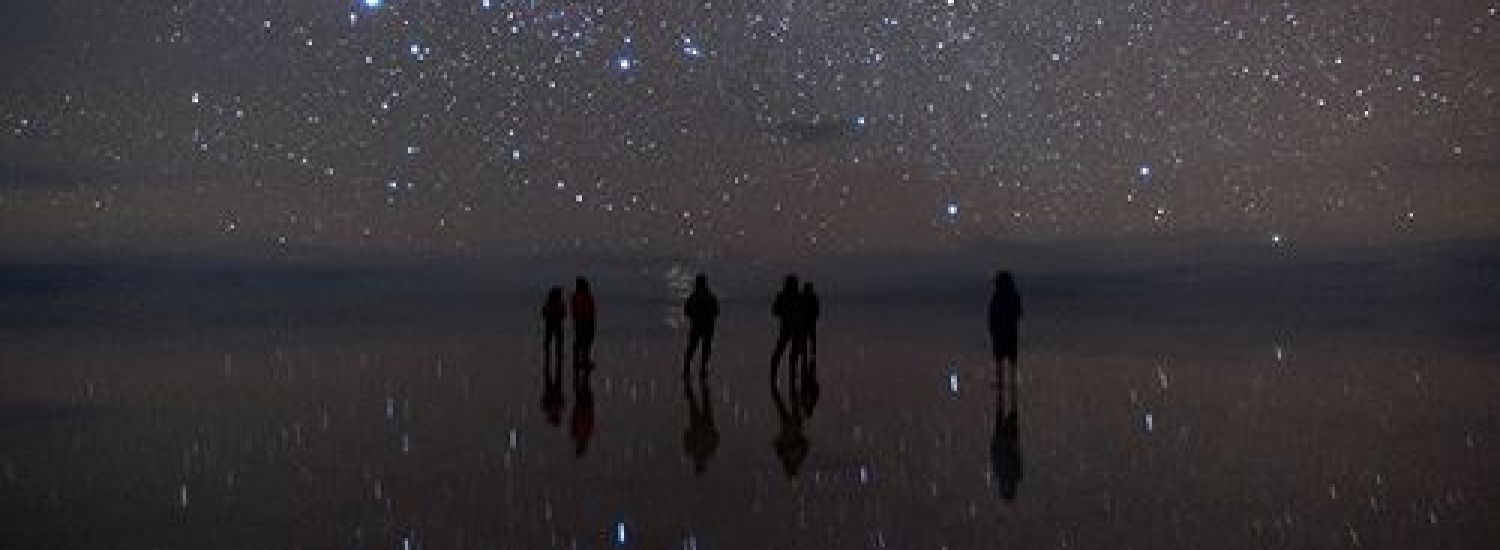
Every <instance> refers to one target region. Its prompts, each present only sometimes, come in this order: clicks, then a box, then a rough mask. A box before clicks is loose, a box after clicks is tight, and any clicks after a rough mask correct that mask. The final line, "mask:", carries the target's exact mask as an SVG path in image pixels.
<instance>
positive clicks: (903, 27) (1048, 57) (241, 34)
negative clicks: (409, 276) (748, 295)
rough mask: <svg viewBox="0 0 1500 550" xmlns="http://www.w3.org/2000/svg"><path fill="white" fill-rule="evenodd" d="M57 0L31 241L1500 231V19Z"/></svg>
mask: <svg viewBox="0 0 1500 550" xmlns="http://www.w3.org/2000/svg"><path fill="white" fill-rule="evenodd" d="M12 4H17V3H12ZM25 4H26V5H7V6H5V7H3V8H0V19H3V20H4V21H5V23H0V30H3V31H4V32H3V36H4V38H0V41H3V46H4V53H0V63H3V66H4V67H5V72H6V73H7V77H6V78H5V79H4V82H3V83H0V91H3V95H0V128H3V130H4V132H3V135H0V214H3V216H4V218H6V219H7V220H6V221H4V222H0V223H4V224H6V225H8V226H10V229H7V230H6V231H5V232H4V233H3V234H0V246H3V247H4V249H6V250H10V251H12V252H17V253H19V252H22V251H30V252H36V251H56V250H74V251H98V250H132V251H153V250H158V251H159V250H189V251H191V250H199V249H205V248H208V249H213V248H225V247H228V248H236V247H237V248H242V249H251V250H261V251H265V250H270V251H275V250H278V249H287V250H293V249H296V250H302V249H324V248H335V249H338V248H342V249H353V250H359V249H389V250H406V251H425V252H433V251H437V252H439V253H458V254H463V253H476V252H480V253H485V252H496V251H498V252H501V253H505V252H512V253H536V252H542V251H547V250H557V249H563V250H627V251H638V252H695V253H700V254H703V253H709V254H720V253H723V254H729V255H734V254H737V253H760V252H765V251H773V250H774V251H800V252H811V253H839V252H851V251H853V252H859V251H870V250H887V249H922V248H931V247H939V248H940V247H945V246H957V245H962V244H965V243H973V242H990V241H1005V240H1038V239H1041V240H1047V239H1057V238H1064V239H1065V238H1084V237H1095V236H1103V235H1110V236H1118V235H1125V236H1138V237H1145V238H1150V237H1158V236H1180V235H1202V234H1216V235H1230V236H1233V237H1234V238H1243V239H1247V240H1250V241H1258V242H1263V243H1265V244H1266V245H1267V246H1281V245H1284V244H1286V243H1291V242H1301V241H1303V240H1331V239H1344V240H1348V239H1353V240H1364V241H1385V240H1390V239H1398V238H1403V237H1434V236H1442V237H1448V236H1454V235H1463V236H1472V235H1476V234H1479V235H1485V236H1490V235H1494V234H1495V233H1496V232H1497V231H1496V230H1497V229H1500V223H1497V222H1500V214H1497V212H1496V209H1497V206H1496V205H1497V204H1500V193H1497V191H1496V190H1494V189H1493V187H1494V186H1493V185H1491V184H1490V182H1488V181H1486V180H1487V179H1490V178H1492V177H1493V174H1494V173H1495V169H1494V168H1495V167H1496V166H1497V162H1500V137H1497V132H1500V124H1497V122H1500V116H1497V115H1500V109H1497V107H1496V105H1497V97H1496V96H1497V87H1500V70H1497V67H1496V63H1495V61H1494V60H1496V59H1500V10H1497V7H1495V6H1494V5H1487V4H1485V3H1483V2H1474V1H1470V2H1460V1H1435V2H1425V3H1415V2H1393V1H1385V0H1382V1H1378V2H1336V3H1316V4H1307V5H1296V4H1292V3H1271V2H1254V3H1246V2H1227V1H1198V2H1159V1H1141V2H1102V1H1072V2H1056V1H1050V0H1049V1H1039V0H1014V1H1009V2H989V1H970V0H937V1H915V0H885V1H876V2H854V3H828V2H813V1H807V0H783V1H774V2H723V3H719V2H563V1H556V0H471V1H465V2H457V1H453V2H435V1H417V0H384V1H382V0H356V1H315V2H271V1H258V2H182V1H174V2H150V3H146V4H140V5H137V4H136V3H102V2H76V1H66V2H47V3H45V4H46V5H41V4H42V3H25ZM32 4H36V5H32ZM705 251H711V252H705Z"/></svg>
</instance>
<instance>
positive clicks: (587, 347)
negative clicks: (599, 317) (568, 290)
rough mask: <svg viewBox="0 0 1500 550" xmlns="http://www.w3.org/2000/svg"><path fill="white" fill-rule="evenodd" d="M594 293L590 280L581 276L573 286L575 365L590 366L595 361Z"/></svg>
mask: <svg viewBox="0 0 1500 550" xmlns="http://www.w3.org/2000/svg"><path fill="white" fill-rule="evenodd" d="M595 314H596V310H595V308H594V294H593V293H592V292H590V291H589V281H588V279H584V278H583V277H579V278H578V281H577V282H576V283H575V284H574V286H573V365H574V366H576V367H583V368H589V367H591V366H592V365H593V363H594V357H593V349H594V318H595Z"/></svg>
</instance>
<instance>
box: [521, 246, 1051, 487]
mask: <svg viewBox="0 0 1500 550" xmlns="http://www.w3.org/2000/svg"><path fill="white" fill-rule="evenodd" d="M994 285H995V289H994V293H993V294H992V295H991V297H990V302H989V312H988V313H989V315H988V321H989V323H988V325H989V333H990V343H991V349H992V351H993V354H994V359H995V365H996V368H997V373H996V374H997V375H998V381H997V384H996V386H997V388H996V389H997V392H996V396H997V400H998V406H997V407H996V421H995V435H994V437H993V438H992V440H991V453H992V455H991V458H992V460H993V461H994V468H995V471H996V473H997V475H998V477H999V479H1000V481H1001V483H1000V486H1001V496H1002V497H1003V498H1005V499H1006V500H1010V499H1012V498H1014V496H1015V490H1016V484H1017V481H1018V480H1019V478H1020V477H1021V469H1022V467H1021V459H1020V450H1019V443H1018V429H1017V420H1016V401H1017V400H1016V397H1015V391H1016V378H1017V374H1016V355H1017V347H1018V346H1017V332H1018V330H1017V328H1018V325H1019V321H1020V318H1021V298H1020V295H1019V294H1018V293H1017V291H1016V286H1015V280H1014V278H1013V277H1012V276H1011V274H1010V273H1009V272H1007V271H1001V272H999V273H997V274H996V275H995V279H994ZM682 313H683V316H684V317H686V318H687V319H688V344H687V349H686V350H685V351H684V353H683V359H682V375H683V379H684V384H685V386H684V388H685V390H684V391H685V396H686V398H687V401H688V403H689V413H690V414H689V425H688V428H687V430H686V431H685V433H684V435H683V443H684V447H685V450H686V451H687V453H688V455H689V456H690V457H692V458H693V461H694V465H695V470H696V471H697V472H699V473H702V472H703V469H704V467H705V465H706V463H707V461H708V459H709V457H711V456H712V455H713V453H714V451H715V450H716V449H717V448H718V439H719V438H718V429H717V428H716V427H715V425H714V421H713V412H712V411H713V409H712V403H711V399H709V397H708V388H707V385H706V383H700V384H701V385H702V386H703V387H702V388H701V390H698V391H695V389H694V388H693V386H692V385H691V381H690V379H689V377H688V376H689V374H690V373H691V372H692V363H693V358H694V357H695V356H696V357H698V359H699V375H700V378H703V379H705V380H706V377H707V374H708V364H709V360H710V358H711V356H712V354H713V341H714V325H715V323H716V322H717V320H718V317H719V299H718V296H716V295H715V294H714V292H713V290H712V289H710V288H709V286H708V277H706V276H704V275H701V274H700V275H698V276H697V277H695V278H694V280H693V290H692V292H691V293H690V294H689V295H688V297H687V299H686V300H685V301H684V302H683V305H682ZM821 313H822V308H821V304H820V301H819V299H818V294H817V292H816V291H814V289H813V284H812V283H811V282H805V281H801V280H799V278H798V277H797V275H795V274H788V275H787V276H786V277H785V278H784V279H783V281H782V288H781V291H780V292H778V293H777V294H776V296H775V298H774V299H773V301H772V304H771V314H772V316H773V317H775V318H776V320H777V324H778V330H777V336H776V348H775V350H774V351H773V352H772V353H771V382H772V396H773V398H774V399H775V402H776V407H777V411H778V415H779V416H780V418H781V430H780V433H778V435H777V437H776V440H775V447H776V452H777V455H779V457H780V458H781V460H782V464H783V466H784V467H785V469H786V473H787V475H788V476H795V475H796V473H797V470H798V468H799V466H800V464H801V463H802V461H803V459H804V458H805V457H806V456H807V451H808V441H807V437H806V435H805V434H804V433H803V429H802V427H803V422H804V420H805V419H806V418H807V417H808V416H809V415H810V414H811V412H812V409H813V407H814V406H815V405H816V403H817V396H818V387H817V374H816V369H817V349H818V330H817V326H818V317H819V316H820V314H821ZM596 316H597V312H596V308H595V305H594V296H593V294H592V292H590V289H589V283H588V280H587V279H585V278H583V277H579V278H578V279H577V280H576V281H575V283H574V288H573V292H572V294H571V295H570V296H568V297H566V299H565V297H564V294H563V289H562V288H561V287H553V288H552V289H551V290H549V291H548V293H547V299H546V302H545V303H544V304H543V305H542V319H543V321H544V323H545V326H546V330H545V333H544V336H543V342H542V346H543V355H544V357H545V358H546V359H549V360H550V361H548V365H551V366H549V367H548V368H547V369H546V370H545V374H546V376H545V378H544V381H545V386H544V393H543V399H542V401H543V403H542V405H543V408H544V409H545V410H546V411H547V417H548V421H549V422H551V423H553V424H559V423H560V422H561V413H562V407H563V395H562V372H561V364H562V358H563V323H564V321H566V320H567V319H568V318H569V317H571V318H572V320H573V365H574V368H575V371H576V372H577V374H576V375H575V376H574V393H575V399H576V406H575V409H574V411H573V415H572V418H571V422H570V428H571V432H572V435H573V438H574V441H575V443H576V449H575V451H576V453H577V454H578V455H580V456H581V455H582V454H583V453H584V452H585V451H586V449H587V448H588V441H589V437H590V435H591V434H592V432H593V424H594V421H593V418H594V414H593V412H594V411H593V409H594V407H593V391H592V388H590V386H589V373H590V372H591V371H592V370H593V359H592V356H591V352H592V348H593V341H594V329H595V319H596ZM700 349H701V350H702V351H701V354H699V350H700ZM549 351H550V354H549V353H548V352H549ZM783 357H786V358H787V361H786V364H787V369H788V377H787V378H788V384H787V390H788V392H789V393H790V397H791V399H789V400H788V399H783V396H782V393H781V390H780V388H779V384H777V383H776V381H777V380H776V378H777V373H778V371H779V370H780V368H781V364H782V358H783ZM554 369H555V370H554ZM1007 390H1009V391H1007Z"/></svg>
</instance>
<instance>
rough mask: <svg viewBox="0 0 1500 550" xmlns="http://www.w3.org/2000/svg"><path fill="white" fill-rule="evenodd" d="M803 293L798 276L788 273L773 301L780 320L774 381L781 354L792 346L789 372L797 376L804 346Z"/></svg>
mask: <svg viewBox="0 0 1500 550" xmlns="http://www.w3.org/2000/svg"><path fill="white" fill-rule="evenodd" d="M801 298H802V295H801V293H799V292H798V291H797V276H796V275H787V276H786V279H785V280H783V281H782V285H781V292H779V293H777V294H776V299H775V300H774V301H773V302H772V303H771V315H774V316H775V317H776V319H777V321H779V328H778V332H777V334H776V351H774V352H771V379H772V381H773V382H774V381H775V377H776V370H777V369H779V368H781V356H782V354H784V353H786V352H787V348H788V347H790V348H791V357H790V358H789V359H788V360H787V370H788V371H789V372H788V374H789V375H791V376H793V377H794V378H795V370H796V365H797V360H798V359H799V358H800V357H801V355H802V354H801V351H802V350H801V349H800V348H801V347H802V307H801V305H800V304H801V301H802V300H801ZM794 383H795V382H794Z"/></svg>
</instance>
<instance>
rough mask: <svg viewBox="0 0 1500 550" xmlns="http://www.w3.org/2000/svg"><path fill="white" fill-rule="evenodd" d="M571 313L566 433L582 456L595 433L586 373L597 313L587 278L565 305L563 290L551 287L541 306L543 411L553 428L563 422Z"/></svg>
mask: <svg viewBox="0 0 1500 550" xmlns="http://www.w3.org/2000/svg"><path fill="white" fill-rule="evenodd" d="M570 312H571V313H572V317H573V415H572V418H570V419H569V430H570V432H571V433H572V436H573V442H574V453H575V454H576V455H578V456H583V454H584V453H585V452H587V450H588V443H589V438H590V436H592V435H593V433H594V390H593V388H592V387H591V386H590V384H589V373H590V372H591V371H592V370H593V368H594V359H593V347H594V324H595V317H596V310H595V307H594V295H593V293H592V292H591V291H590V290H589V282H588V279H584V278H583V277H579V278H578V279H577V281H576V282H575V283H574V286H573V295H572V297H571V299H570V300H568V302H567V303H564V301H563V289H562V287H552V290H550V291H548V292H547V301H546V302H544V303H543V304H542V320H543V321H544V324H545V327H546V328H545V331H544V334H543V335H542V359H543V365H542V367H543V372H542V374H543V375H544V376H543V383H544V387H543V390H542V408H543V409H544V410H545V411H546V413H547V420H548V422H551V423H552V424H554V425H555V424H558V423H560V422H561V420H562V407H563V392H562V360H563V321H564V320H565V319H567V318H568V316H569V313H570ZM549 352H550V353H549ZM548 359H551V361H548ZM549 363H550V366H549Z"/></svg>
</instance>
